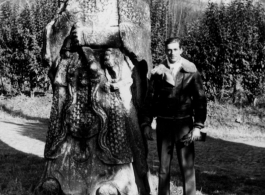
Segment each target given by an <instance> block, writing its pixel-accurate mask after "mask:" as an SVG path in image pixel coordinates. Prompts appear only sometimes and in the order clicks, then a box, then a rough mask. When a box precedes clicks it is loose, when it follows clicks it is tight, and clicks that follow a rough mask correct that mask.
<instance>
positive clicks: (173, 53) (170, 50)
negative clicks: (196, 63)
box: [166, 42, 183, 63]
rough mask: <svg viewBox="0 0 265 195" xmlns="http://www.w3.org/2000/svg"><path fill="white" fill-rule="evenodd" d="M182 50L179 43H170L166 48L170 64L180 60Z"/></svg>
mask: <svg viewBox="0 0 265 195" xmlns="http://www.w3.org/2000/svg"><path fill="white" fill-rule="evenodd" d="M182 52H183V51H182V48H180V47H179V43H178V42H174V43H170V44H168V45H167V46H166V55H167V58H168V61H169V62H170V63H175V62H177V61H179V60H180V58H181V56H180V55H181V54H182Z"/></svg>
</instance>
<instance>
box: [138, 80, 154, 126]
mask: <svg viewBox="0 0 265 195" xmlns="http://www.w3.org/2000/svg"><path fill="white" fill-rule="evenodd" d="M154 87H155V80H154V76H151V78H150V79H149V80H148V88H147V92H146V96H145V100H144V103H143V106H142V107H141V110H140V126H141V129H143V128H144V127H145V126H147V125H149V126H151V123H152V121H153V117H154V115H153V114H154V113H153V106H154V105H153V102H154V95H155V88H154Z"/></svg>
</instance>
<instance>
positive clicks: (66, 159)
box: [35, 0, 151, 195]
mask: <svg viewBox="0 0 265 195" xmlns="http://www.w3.org/2000/svg"><path fill="white" fill-rule="evenodd" d="M149 7H150V3H149V0H135V1H131V0H68V1H66V2H65V3H64V4H63V5H62V6H61V8H60V10H59V12H58V14H57V16H56V17H55V19H54V20H53V21H51V22H50V23H49V24H48V25H47V27H46V31H45V37H44V47H43V55H44V60H45V62H46V63H48V64H49V66H50V67H51V68H50V71H49V77H50V79H51V82H52V84H53V93H54V94H53V104H52V109H51V116H50V125H49V129H48V133H47V139H46V146H45V152H44V155H45V159H46V168H45V171H44V174H43V176H42V179H41V181H40V184H39V185H38V187H37V188H36V190H35V192H36V194H48V193H49V194H74V195H94V194H95V195H110V194H112V195H115V194H117V195H118V194H121V195H123V194H126V195H138V194H149V193H150V187H149V182H148V166H147V162H146V156H147V154H146V147H145V142H144V140H143V137H142V134H141V131H140V127H139V121H138V120H140V119H139V117H138V116H139V113H138V110H139V108H140V107H141V104H142V101H143V97H144V95H145V94H144V93H145V90H146V87H147V86H146V83H147V74H148V71H149V70H150V67H151V54H150V40H151V39H150V30H151V27H150V10H149Z"/></svg>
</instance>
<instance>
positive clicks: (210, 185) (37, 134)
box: [0, 122, 265, 195]
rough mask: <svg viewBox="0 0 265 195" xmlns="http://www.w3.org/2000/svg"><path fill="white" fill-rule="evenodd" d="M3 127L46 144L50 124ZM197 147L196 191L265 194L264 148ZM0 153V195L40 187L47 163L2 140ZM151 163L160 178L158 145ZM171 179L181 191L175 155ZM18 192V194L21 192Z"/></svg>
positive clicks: (217, 142) (212, 142) (219, 143)
mask: <svg viewBox="0 0 265 195" xmlns="http://www.w3.org/2000/svg"><path fill="white" fill-rule="evenodd" d="M2 123H3V122H2ZM4 123H5V124H8V125H16V128H18V129H19V131H18V133H19V134H21V135H24V136H27V137H30V138H34V139H38V140H41V141H45V137H46V130H47V123H24V124H17V123H15V122H4ZM154 134H155V133H154ZM154 137H155V135H154ZM18 141H19V140H18ZM195 146H196V147H195V150H196V159H195V168H196V180H197V190H199V191H201V193H202V194H203V195H204V194H205V195H206V194H207V195H229V194H230V195H232V194H234V195H264V194H265V187H264V183H265V148H264V147H262V146H260V147H258V146H253V145H248V144H247V143H238V142H231V141H226V140H222V139H215V138H212V137H208V138H207V140H206V142H205V143H203V142H196V144H195ZM0 150H1V154H0V168H1V171H0V194H5V193H3V192H4V191H7V190H10V189H11V190H13V189H12V186H21V187H20V188H21V189H20V190H24V191H25V190H26V191H29V192H30V191H31V190H32V189H33V188H34V187H35V186H36V185H37V182H38V181H39V178H40V176H41V174H42V172H43V169H44V160H43V159H41V158H38V157H36V156H33V155H29V154H25V153H22V152H20V151H17V150H15V149H13V148H11V147H10V146H8V145H7V144H5V143H3V142H1V137H0ZM148 163H149V166H150V168H151V171H152V172H153V173H154V174H157V171H158V166H159V163H158V158H157V150H156V142H155V141H152V142H149V156H148ZM171 175H172V178H171V179H172V182H173V183H174V184H175V186H177V187H180V186H181V176H180V172H179V168H178V162H177V159H176V153H174V158H173V162H172V166H171ZM15 182H18V184H17V183H15ZM17 188H18V187H16V190H19V189H17ZM1 191H2V193H1ZM6 194H7V193H6ZM11 194H12V193H11ZM15 194H20V193H15ZM21 194H22V193H21ZM23 194H25V193H23Z"/></svg>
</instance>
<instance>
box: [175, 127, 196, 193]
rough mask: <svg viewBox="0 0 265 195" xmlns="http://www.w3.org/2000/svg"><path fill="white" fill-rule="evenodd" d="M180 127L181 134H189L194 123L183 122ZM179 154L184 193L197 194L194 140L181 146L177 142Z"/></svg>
mask: <svg viewBox="0 0 265 195" xmlns="http://www.w3.org/2000/svg"><path fill="white" fill-rule="evenodd" d="M179 127H180V129H179V130H180V131H179V132H180V134H181V136H183V135H185V134H187V133H188V132H189V131H190V130H191V128H192V125H191V124H190V123H189V124H182V125H180V126H179ZM176 147H177V156H178V161H179V166H180V171H181V175H182V179H183V195H195V194H196V181H195V169H194V157H195V151H194V142H192V143H191V144H189V145H188V146H180V145H178V144H176Z"/></svg>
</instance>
